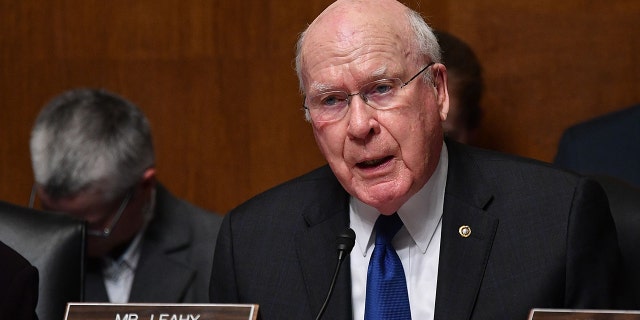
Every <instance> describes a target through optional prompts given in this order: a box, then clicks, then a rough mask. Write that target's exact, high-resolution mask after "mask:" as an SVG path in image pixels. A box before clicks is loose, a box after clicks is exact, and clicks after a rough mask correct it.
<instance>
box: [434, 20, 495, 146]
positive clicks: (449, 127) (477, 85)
mask: <svg viewBox="0 0 640 320" xmlns="http://www.w3.org/2000/svg"><path fill="white" fill-rule="evenodd" d="M434 34H435V35H436V37H437V38H438V43H439V44H440V49H441V50H442V61H443V63H444V65H445V66H446V67H447V76H448V79H447V81H448V88H449V114H448V115H447V119H446V120H445V121H444V122H443V123H442V126H443V129H444V133H445V136H447V137H449V138H451V139H453V140H456V141H458V142H461V143H466V144H470V145H475V144H476V143H477V139H478V129H479V128H480V122H481V120H482V108H481V106H480V102H481V100H482V93H483V91H484V81H483V79H482V66H481V64H480V61H479V60H478V57H477V56H476V54H475V53H474V52H473V50H472V49H471V47H470V46H469V45H468V44H467V43H466V42H464V41H462V39H460V38H458V37H456V36H454V35H453V34H451V33H448V32H445V31H438V30H434Z"/></svg>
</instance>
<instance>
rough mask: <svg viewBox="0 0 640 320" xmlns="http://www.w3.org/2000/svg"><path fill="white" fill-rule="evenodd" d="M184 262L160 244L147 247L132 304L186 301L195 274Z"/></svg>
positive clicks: (140, 266)
mask: <svg viewBox="0 0 640 320" xmlns="http://www.w3.org/2000/svg"><path fill="white" fill-rule="evenodd" d="M180 260H182V259H179V258H177V257H176V256H175V255H169V254H167V252H166V248H162V247H160V246H158V244H156V243H146V244H144V247H143V252H142V256H141V259H140V264H139V265H138V269H137V270H136V275H135V278H134V280H133V285H132V287H131V295H130V297H129V301H131V302H179V301H182V300H183V299H184V296H185V294H186V289H187V288H188V286H189V284H190V283H191V282H192V281H193V279H194V277H195V271H194V270H193V269H192V268H190V267H189V266H188V265H186V264H184V263H183V262H181V261H180ZM184 261H186V260H184Z"/></svg>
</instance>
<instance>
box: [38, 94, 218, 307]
mask: <svg viewBox="0 0 640 320" xmlns="http://www.w3.org/2000/svg"><path fill="white" fill-rule="evenodd" d="M30 150H31V160H32V165H33V173H34V176H35V184H34V191H35V194H37V196H38V198H39V200H40V203H41V206H42V208H43V209H45V210H49V211H57V212H63V213H66V214H70V215H72V216H76V217H80V218H82V219H85V220H86V221H87V228H88V231H87V255H88V256H89V260H88V262H87V270H86V281H85V301H90V302H114V303H126V302H158V303H161V302H163V303H179V302H180V303H182V302H193V303H196V302H207V301H208V284H209V278H210V275H211V266H212V260H213V254H212V252H213V249H214V247H215V242H216V236H217V232H218V229H219V226H220V223H221V220H222V217H221V216H219V215H217V214H215V213H210V212H206V211H204V210H202V209H200V208H197V207H195V206H193V205H191V204H189V203H187V202H185V201H182V200H180V199H177V198H175V197H174V196H173V195H171V193H170V192H169V191H168V190H167V189H166V188H165V187H164V186H163V185H161V184H160V183H159V182H158V181H157V177H156V168H155V154H154V147H153V143H152V137H151V129H150V126H149V122H148V120H147V118H146V117H145V116H144V114H143V113H142V111H141V110H140V109H139V108H138V107H136V106H135V105H133V104H132V103H131V102H129V101H127V100H125V99H124V98H122V97H120V96H118V95H116V94H114V93H111V92H108V91H106V90H100V89H84V88H83V89H75V90H70V91H67V92H64V93H62V94H61V95H59V96H57V97H55V98H54V99H53V100H52V101H51V102H49V103H48V104H47V105H46V106H45V107H44V108H43V110H42V111H41V112H40V114H39V115H38V117H37V119H36V121H35V124H34V126H33V130H32V132H31V141H30ZM32 198H33V196H32Z"/></svg>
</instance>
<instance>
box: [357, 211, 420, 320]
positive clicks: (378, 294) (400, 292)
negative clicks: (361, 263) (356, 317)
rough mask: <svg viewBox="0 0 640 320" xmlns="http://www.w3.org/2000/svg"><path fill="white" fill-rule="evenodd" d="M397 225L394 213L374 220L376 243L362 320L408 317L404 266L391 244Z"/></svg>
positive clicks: (398, 221) (409, 313)
mask: <svg viewBox="0 0 640 320" xmlns="http://www.w3.org/2000/svg"><path fill="white" fill-rule="evenodd" d="M400 228H402V220H400V217H399V216H398V214H397V213H394V214H393V215H390V216H385V215H380V216H379V217H378V220H376V224H375V226H374V230H375V232H376V246H375V248H374V249H373V254H372V255H371V260H369V271H368V272H367V298H366V300H365V309H364V319H365V320H408V319H409V320H410V319H411V309H410V308H409V294H408V293H407V281H406V279H405V276H404V269H403V268H402V262H401V261H400V257H398V254H397V253H396V250H395V249H394V248H393V246H392V245H391V239H393V236H395V234H396V233H397V232H398V230H400Z"/></svg>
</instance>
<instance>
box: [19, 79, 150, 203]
mask: <svg viewBox="0 0 640 320" xmlns="http://www.w3.org/2000/svg"><path fill="white" fill-rule="evenodd" d="M30 150H31V162H32V166H33V173H34V176H35V180H36V183H37V184H38V185H40V186H41V187H43V189H44V191H45V192H46V193H47V195H48V196H50V197H53V198H62V197H67V196H72V195H75V194H77V193H78V192H81V191H85V190H98V191H100V192H101V193H102V194H104V200H111V199H113V198H115V197H117V196H119V195H121V194H122V193H124V192H125V191H126V189H128V188H130V187H131V186H133V185H134V184H135V183H136V182H137V181H138V180H140V179H141V178H142V175H143V173H144V171H145V170H146V169H148V168H150V167H152V166H154V164H155V155H154V149H153V143H152V139H151V128H150V126H149V122H148V120H147V119H146V117H145V116H144V114H143V113H142V111H141V110H140V109H138V107H136V106H135V105H134V104H132V103H131V102H129V101H127V100H125V99H124V98H122V97H120V96H118V95H115V94H113V93H111V92H108V91H105V90H97V89H76V90H71V91H67V92H65V93H63V94H61V95H59V96H57V97H55V98H54V99H53V100H51V101H50V102H49V103H48V104H47V105H46V106H45V107H44V108H43V109H42V111H41V112H40V114H39V115H38V117H37V119H36V121H35V124H34V127H33V129H32V131H31V141H30Z"/></svg>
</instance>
